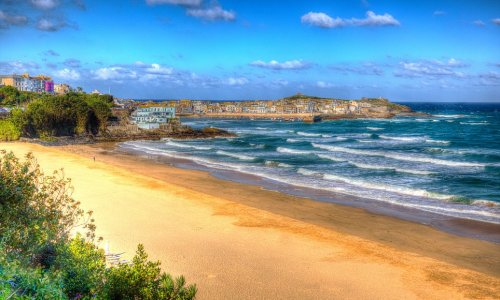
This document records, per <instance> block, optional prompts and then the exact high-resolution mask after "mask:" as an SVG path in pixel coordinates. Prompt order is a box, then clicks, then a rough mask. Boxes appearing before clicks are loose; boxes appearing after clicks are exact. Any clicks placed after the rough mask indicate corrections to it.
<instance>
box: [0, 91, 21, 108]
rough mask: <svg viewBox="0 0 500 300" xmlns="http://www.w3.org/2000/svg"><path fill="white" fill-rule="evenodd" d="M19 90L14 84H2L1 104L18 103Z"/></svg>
mask: <svg viewBox="0 0 500 300" xmlns="http://www.w3.org/2000/svg"><path fill="white" fill-rule="evenodd" d="M19 95H20V94H19V91H18V90H17V89H16V88H15V87H12V86H1V87H0V104H1V105H2V106H11V105H16V104H18V101H19V100H20V98H19Z"/></svg>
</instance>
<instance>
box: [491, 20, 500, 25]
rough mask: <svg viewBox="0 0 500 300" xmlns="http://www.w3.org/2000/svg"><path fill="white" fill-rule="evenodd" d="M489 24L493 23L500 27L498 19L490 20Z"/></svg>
mask: <svg viewBox="0 0 500 300" xmlns="http://www.w3.org/2000/svg"><path fill="white" fill-rule="evenodd" d="M491 22H493V24H495V25H498V26H500V18H496V19H493V20H491Z"/></svg>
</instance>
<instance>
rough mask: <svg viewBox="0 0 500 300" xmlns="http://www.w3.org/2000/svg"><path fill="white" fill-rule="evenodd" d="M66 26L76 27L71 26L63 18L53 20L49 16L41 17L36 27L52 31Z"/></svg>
mask: <svg viewBox="0 0 500 300" xmlns="http://www.w3.org/2000/svg"><path fill="white" fill-rule="evenodd" d="M64 27H74V26H70V25H69V24H68V23H66V21H64V20H63V19H53V20H51V19H48V18H41V19H40V20H38V22H37V24H36V28H38V30H42V31H50V32H54V31H58V30H60V29H62V28H64Z"/></svg>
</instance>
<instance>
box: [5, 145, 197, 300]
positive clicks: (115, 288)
mask: <svg viewBox="0 0 500 300" xmlns="http://www.w3.org/2000/svg"><path fill="white" fill-rule="evenodd" d="M71 191H72V188H71V186H70V180H69V179H67V178H65V177H64V174H63V173H62V172H61V171H58V172H54V174H53V175H50V176H46V175H45V174H44V173H43V172H42V171H41V170H40V167H39V166H38V164H37V163H36V161H35V159H34V157H33V155H32V154H28V155H26V159H25V160H24V161H21V160H19V159H18V158H16V157H15V156H14V155H13V154H12V153H7V152H5V151H0V299H181V300H182V299H194V297H195V294H196V287H195V286H194V285H193V286H186V285H185V281H184V278H183V277H179V278H177V279H175V280H174V279H172V277H171V276H170V275H168V274H166V273H162V272H161V268H160V263H159V262H150V261H148V260H147V254H146V253H145V251H144V247H142V245H139V246H138V250H137V253H136V256H135V257H134V259H133V263H132V264H131V265H127V264H122V265H118V266H111V267H106V258H105V255H104V252H103V251H102V250H101V249H99V248H97V246H96V244H95V225H94V223H93V219H91V213H90V212H89V213H87V214H85V213H84V211H83V210H82V209H81V208H80V206H79V203H78V202H77V201H76V200H74V199H73V198H72V197H71ZM85 216H87V217H85ZM77 227H81V228H83V229H84V230H83V232H84V234H85V235H84V236H82V235H80V234H77V235H76V236H75V237H73V238H71V237H70V234H71V232H73V231H74V230H75V229H76V228H77Z"/></svg>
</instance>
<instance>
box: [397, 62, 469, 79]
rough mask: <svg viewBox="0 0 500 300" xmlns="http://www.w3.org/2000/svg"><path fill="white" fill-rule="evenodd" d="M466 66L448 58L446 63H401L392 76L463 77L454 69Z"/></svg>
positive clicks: (462, 74) (461, 73)
mask: <svg viewBox="0 0 500 300" xmlns="http://www.w3.org/2000/svg"><path fill="white" fill-rule="evenodd" d="M466 66H467V64H465V63H463V62H460V61H458V60H456V59H454V58H450V59H448V60H447V61H438V60H433V61H418V62H401V63H400V68H399V69H398V70H396V71H395V72H394V75H395V76H398V77H421V76H431V77H442V76H451V77H465V74H464V73H463V72H459V71H457V70H456V69H457V68H463V67H466Z"/></svg>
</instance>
